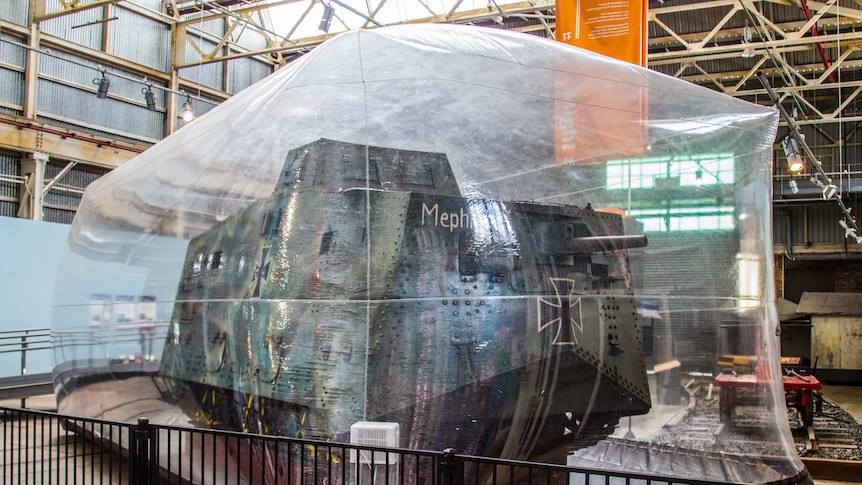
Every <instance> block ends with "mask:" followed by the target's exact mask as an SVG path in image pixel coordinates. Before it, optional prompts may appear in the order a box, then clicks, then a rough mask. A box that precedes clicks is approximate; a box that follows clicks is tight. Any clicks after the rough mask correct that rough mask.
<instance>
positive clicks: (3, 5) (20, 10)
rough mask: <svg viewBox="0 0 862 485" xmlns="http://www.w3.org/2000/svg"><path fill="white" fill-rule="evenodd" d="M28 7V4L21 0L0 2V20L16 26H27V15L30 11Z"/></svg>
mask: <svg viewBox="0 0 862 485" xmlns="http://www.w3.org/2000/svg"><path fill="white" fill-rule="evenodd" d="M29 7H30V5H29V2H24V1H21V0H13V1H3V2H0V18H2V19H5V20H8V21H10V22H14V23H16V24H18V25H25V24H27V13H28V12H29V11H30V9H29Z"/></svg>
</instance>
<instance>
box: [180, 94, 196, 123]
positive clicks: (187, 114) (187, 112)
mask: <svg viewBox="0 0 862 485" xmlns="http://www.w3.org/2000/svg"><path fill="white" fill-rule="evenodd" d="M180 116H181V117H182V118H183V121H186V122H188V121H192V120H193V119H195V112H194V111H192V97H191V96H189V95H188V94H186V100H185V102H184V103H183V107H182V108H181V109H180Z"/></svg>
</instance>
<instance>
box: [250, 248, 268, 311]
mask: <svg viewBox="0 0 862 485" xmlns="http://www.w3.org/2000/svg"><path fill="white" fill-rule="evenodd" d="M267 254H269V246H266V247H264V248H263V253H262V254H261V255H260V264H257V263H255V265H254V272H253V273H252V275H251V278H252V280H255V281H254V291H253V292H252V294H251V297H252V298H260V287H261V284H262V283H263V280H265V279H266V278H267V276H269V262H268V261H267V260H266V256H267Z"/></svg>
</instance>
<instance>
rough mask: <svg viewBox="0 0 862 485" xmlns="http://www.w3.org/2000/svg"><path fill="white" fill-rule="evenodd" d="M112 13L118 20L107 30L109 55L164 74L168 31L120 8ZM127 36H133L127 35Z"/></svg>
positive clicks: (156, 23)
mask: <svg viewBox="0 0 862 485" xmlns="http://www.w3.org/2000/svg"><path fill="white" fill-rule="evenodd" d="M118 5H122V3H120V4H118ZM114 12H115V14H114V15H116V16H117V17H118V18H117V20H115V21H114V23H115V24H116V27H115V28H112V29H111V42H110V44H109V45H110V48H109V53H110V54H112V55H115V56H117V57H119V58H121V59H127V60H129V61H132V62H135V63H137V64H141V65H143V66H147V67H149V68H152V69H158V70H160V71H167V70H168V68H169V67H170V66H169V62H170V59H169V58H168V57H169V54H170V45H171V30H170V28H169V27H168V26H166V25H165V24H163V23H161V22H157V21H155V20H152V19H149V18H147V17H144V16H143V15H140V14H138V13H136V12H132V11H129V10H127V9H124V8H116V9H114ZM112 27H114V26H113V25H112ZM120 27H121V28H120ZM129 32H134V33H135V34H134V35H129V34H128V33H129ZM162 106H164V104H162Z"/></svg>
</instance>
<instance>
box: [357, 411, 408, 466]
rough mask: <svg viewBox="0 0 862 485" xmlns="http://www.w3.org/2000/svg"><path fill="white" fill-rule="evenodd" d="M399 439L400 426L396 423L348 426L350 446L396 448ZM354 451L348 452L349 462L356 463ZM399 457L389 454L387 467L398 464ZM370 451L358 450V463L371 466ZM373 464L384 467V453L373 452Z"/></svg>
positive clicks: (360, 423) (366, 423)
mask: <svg viewBox="0 0 862 485" xmlns="http://www.w3.org/2000/svg"><path fill="white" fill-rule="evenodd" d="M400 438H401V426H400V425H399V424H398V423H385V422H380V421H359V422H357V423H353V424H352V425H351V426H350V444H353V445H368V446H380V447H386V448H397V447H398V444H399V440H400ZM356 451H357V450H350V462H351V463H356ZM399 457H400V455H399V454H398V453H389V461H388V464H389V465H394V464H396V463H398V460H399ZM371 458H372V457H371V450H359V463H362V464H371V461H372V459H371ZM373 458H374V460H373V461H374V464H375V465H386V464H387V460H386V453H384V452H382V451H375V452H374V457H373Z"/></svg>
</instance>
